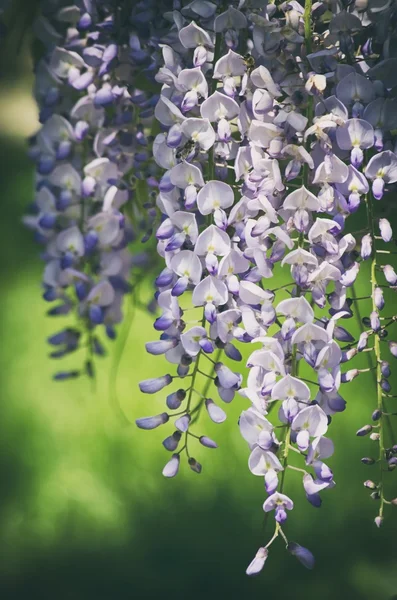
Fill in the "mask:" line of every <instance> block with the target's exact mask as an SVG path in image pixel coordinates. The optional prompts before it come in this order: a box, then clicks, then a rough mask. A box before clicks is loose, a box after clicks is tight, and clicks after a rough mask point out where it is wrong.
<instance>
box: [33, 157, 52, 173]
mask: <svg viewBox="0 0 397 600" xmlns="http://www.w3.org/2000/svg"><path fill="white" fill-rule="evenodd" d="M54 167H55V158H54V157H53V156H40V159H39V162H38V164H37V172H38V173H39V174H40V175H48V174H49V173H51V171H52V170H53V169H54Z"/></svg>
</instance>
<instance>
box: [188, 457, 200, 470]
mask: <svg viewBox="0 0 397 600" xmlns="http://www.w3.org/2000/svg"><path fill="white" fill-rule="evenodd" d="M188 463H189V467H190V468H191V470H192V471H194V472H195V473H201V471H202V468H203V467H202V466H201V464H200V463H199V462H197V460H196V459H195V458H193V457H191V458H189V460H188Z"/></svg>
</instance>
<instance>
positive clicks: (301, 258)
mask: <svg viewBox="0 0 397 600" xmlns="http://www.w3.org/2000/svg"><path fill="white" fill-rule="evenodd" d="M179 8H180V10H174V12H173V13H172V14H170V15H169V16H168V18H169V20H170V31H169V33H168V35H167V39H166V40H163V43H162V44H161V48H162V54H163V64H162V65H161V67H160V69H159V70H158V72H157V74H156V80H157V81H158V82H159V83H160V84H161V86H162V87H161V95H160V98H159V100H158V102H157V105H156V108H155V118H156V119H157V121H158V122H159V125H160V128H161V132H160V133H158V135H157V136H156V138H155V140H154V143H153V156H154V159H155V161H156V162H157V164H158V165H159V166H160V167H162V168H163V169H164V173H163V176H162V178H161V180H160V184H159V193H158V196H157V200H156V203H157V207H158V209H159V211H161V213H162V220H161V223H160V224H159V226H158V227H157V231H156V237H157V251H158V253H159V255H160V256H161V257H162V258H163V260H164V268H163V270H162V271H161V273H160V274H159V275H158V277H157V279H156V287H157V292H156V297H157V303H158V306H159V309H160V316H159V317H158V318H157V319H156V321H155V323H154V328H155V330H157V331H158V332H160V339H159V340H158V341H153V342H149V343H147V344H146V349H147V351H148V352H149V353H150V354H154V355H159V354H163V355H165V357H166V359H167V361H168V362H169V363H171V365H175V367H174V369H170V371H171V372H172V374H171V373H168V374H165V375H162V376H160V377H157V378H153V379H149V380H146V381H142V382H141V384H140V389H141V391H142V392H144V393H148V394H153V393H156V392H159V391H161V390H164V395H165V398H166V406H167V408H166V410H165V411H164V412H162V413H160V414H158V415H156V416H150V417H144V418H141V419H138V420H137V425H138V427H140V428H142V429H154V428H157V427H159V426H161V425H165V424H166V423H168V422H169V421H171V422H172V428H171V431H170V434H169V435H167V437H165V439H164V441H163V445H164V447H165V449H166V450H167V451H169V452H170V453H171V458H170V459H169V460H168V462H167V463H166V464H165V466H164V469H163V475H164V476H165V477H174V476H175V475H177V473H178V471H179V468H180V464H181V460H182V458H183V457H184V456H186V458H187V462H188V465H189V466H190V468H191V469H192V470H193V471H195V472H197V473H200V472H201V470H202V465H201V464H200V462H199V461H198V460H197V459H196V458H195V457H194V455H193V454H192V449H191V446H192V443H194V440H197V441H198V442H199V443H200V444H201V445H202V446H204V447H206V448H210V449H213V448H216V447H217V444H216V441H214V440H212V439H210V438H208V437H207V436H206V435H205V434H204V435H203V434H202V433H201V431H198V430H197V422H198V419H199V417H200V413H201V412H202V411H206V413H207V416H208V418H209V419H211V420H212V421H214V422H215V423H222V422H223V421H224V420H225V419H226V416H227V406H225V407H224V406H223V403H226V404H227V403H229V402H231V401H232V400H233V399H234V397H235V396H236V394H237V395H239V396H242V397H243V398H244V399H245V401H246V403H247V405H248V406H247V408H246V409H245V410H243V412H242V413H241V416H240V422H239V427H240V431H241V435H242V436H243V438H244V439H245V440H246V442H247V443H248V446H249V450H250V455H249V460H248V467H249V469H250V471H251V473H253V474H254V475H257V476H259V477H262V478H263V479H264V485H265V498H264V503H263V510H264V512H265V513H271V514H272V515H273V516H274V519H275V528H274V534H273V536H272V537H271V539H270V540H269V541H268V542H267V543H266V544H264V545H263V546H261V547H260V548H259V550H258V552H257V554H256V556H255V557H254V559H253V560H252V562H251V563H250V565H249V566H248V568H247V574H249V575H254V574H257V573H258V572H259V571H261V569H262V568H263V566H264V563H265V561H266V559H267V556H268V552H269V548H270V546H271V544H272V543H273V542H274V541H275V540H276V539H277V538H278V537H279V536H281V537H282V538H283V539H284V541H285V543H286V547H287V550H288V551H289V552H290V553H291V554H293V555H294V556H296V558H298V560H300V561H301V562H302V563H303V564H304V565H305V566H306V567H307V568H312V567H313V566H314V557H313V555H312V554H311V552H310V551H309V550H307V549H306V548H304V547H303V546H300V545H299V544H297V543H295V542H290V541H288V538H287V535H286V533H285V531H284V529H285V522H286V520H287V518H288V514H289V512H290V511H292V510H293V507H294V501H293V499H292V498H290V497H289V496H288V495H287V494H286V489H285V488H286V485H287V478H286V474H287V472H289V471H297V472H298V473H300V476H301V477H302V485H303V490H304V493H305V495H306V497H307V500H308V502H309V503H310V504H311V505H313V506H314V507H319V506H320V505H321V496H322V493H323V491H325V490H327V489H328V488H332V487H333V486H334V485H335V482H334V475H333V473H332V471H331V469H330V468H329V466H328V465H327V463H326V460H327V459H328V458H329V457H330V456H331V455H332V454H333V451H334V445H333V442H332V439H331V438H330V437H329V432H328V429H329V426H330V424H331V420H332V419H333V418H334V415H336V413H340V412H343V410H344V409H345V405H346V401H345V399H344V396H345V395H346V394H345V392H344V384H346V383H348V382H350V381H351V380H352V379H354V378H355V377H357V376H358V375H360V374H361V373H364V372H368V373H372V375H374V374H375V375H376V379H375V385H376V390H377V402H376V406H375V407H374V408H375V410H374V412H373V413H372V418H370V419H371V421H372V422H371V424H370V425H365V426H362V427H360V429H359V431H358V432H357V435H358V436H363V435H366V434H369V437H370V438H371V440H372V441H373V442H375V443H374V444H372V452H371V454H373V455H374V457H368V458H363V462H364V463H365V464H368V465H369V464H375V463H378V466H379V472H378V474H377V481H376V482H373V481H366V482H365V486H366V487H367V488H369V489H370V490H371V491H372V497H373V498H374V499H375V500H377V503H378V507H379V509H378V515H377V517H376V519H375V522H376V524H377V525H378V526H380V525H381V523H382V520H383V512H384V507H385V505H387V504H391V503H392V502H393V503H396V502H397V501H395V500H393V501H391V500H388V499H387V498H386V496H385V492H384V486H383V473H384V471H386V470H392V469H393V468H394V466H395V462H396V458H395V457H394V454H395V451H396V449H397V446H393V443H394V442H393V441H392V438H391V439H390V440H389V441H388V442H387V443H388V444H389V446H386V441H385V427H384V423H385V422H386V421H387V420H388V419H389V416H390V415H389V414H388V413H387V410H386V408H385V405H384V401H385V398H386V397H387V396H390V384H389V381H388V379H389V376H390V367H389V364H388V362H387V360H386V359H387V357H388V356H390V353H389V352H388V350H387V348H386V347H385V344H384V343H383V342H384V341H385V338H386V336H387V334H388V330H389V327H390V326H391V325H392V324H393V322H394V320H395V317H394V316H391V317H383V316H381V314H382V312H381V311H382V310H383V309H384V304H385V298H384V296H385V295H384V293H383V290H384V289H385V288H387V287H388V286H390V288H391V289H393V287H394V286H395V285H396V283H397V275H396V273H395V271H394V270H393V267H392V266H391V265H386V264H383V261H380V260H379V259H380V257H381V258H383V256H382V255H383V254H386V253H389V252H390V251H388V250H386V249H384V243H388V242H390V241H392V239H393V233H392V230H391V226H390V223H389V221H388V220H387V219H386V218H381V219H380V220H379V219H377V218H376V217H375V215H374V213H375V204H376V202H377V201H378V200H381V199H382V198H383V196H384V195H385V194H386V193H387V192H388V190H389V189H390V188H391V186H392V184H393V183H395V182H397V156H396V154H395V153H394V142H395V140H394V137H393V130H394V129H396V127H397V110H396V108H397V106H396V101H395V99H394V98H393V97H392V96H390V97H389V94H388V88H390V87H392V85H387V83H386V82H385V83H383V82H382V72H381V71H380V68H381V66H382V65H383V68H384V70H387V69H385V65H384V61H381V60H379V58H382V57H379V55H375V53H374V52H373V50H372V45H371V44H375V39H368V40H367V43H366V44H364V43H363V42H362V38H363V37H365V33H364V32H365V30H366V29H368V30H370V31H371V34H372V35H374V36H375V34H374V33H373V29H372V24H373V23H374V22H375V23H378V21H379V22H382V23H384V19H387V18H389V16H390V15H389V16H387V15H388V11H389V10H390V9H389V8H388V6H386V5H385V8H384V9H381V10H380V12H379V13H378V12H377V13H376V15H375V14H373V13H371V4H370V3H369V4H368V7H366V9H365V8H363V7H362V6H361V4H360V7H359V8H358V7H357V8H356V7H355V6H354V5H353V6H350V8H349V12H346V11H345V10H342V9H340V8H339V7H337V6H336V7H335V9H334V10H335V12H334V13H331V12H330V6H329V5H328V4H327V5H326V4H325V3H324V4H323V3H321V2H318V3H316V4H314V5H313V6H312V5H311V2H310V1H306V3H305V6H302V5H301V4H299V3H298V2H295V1H292V2H289V3H283V4H280V5H277V6H276V5H275V4H269V5H267V6H266V5H264V3H262V2H258V3H256V2H240V3H238V4H237V3H236V5H234V6H230V5H229V6H226V5H225V4H222V3H221V2H206V1H202V2H191V3H189V4H187V5H185V6H184V7H183V8H182V7H180V6H179ZM377 10H378V9H377ZM386 28H387V26H386ZM372 57H373V58H372ZM393 60H395V59H393ZM377 69H378V71H377ZM388 76H389V75H388ZM374 80H375V81H374ZM361 206H363V208H364V207H365V208H364V210H365V209H366V211H367V215H368V226H367V228H366V229H365V231H364V232H359V235H358V236H356V237H354V236H353V235H352V234H351V233H348V232H347V229H346V221H347V217H349V216H350V215H351V214H353V213H355V212H356V211H358V210H359V209H360V207H361ZM378 246H379V248H378ZM365 261H368V262H369V263H370V271H371V283H370V289H368V298H371V299H372V304H373V306H372V311H371V313H370V315H368V316H365V318H364V319H363V322H362V334H361V336H360V339H359V340H358V341H356V340H354V338H353V336H352V335H351V334H350V333H349V331H348V329H346V327H345V323H348V322H349V319H351V318H352V317H353V315H354V314H356V316H357V313H358V314H359V304H358V302H359V300H360V299H356V298H355V294H354V288H353V286H354V283H355V281H356V279H357V276H358V274H359V272H360V269H361V265H362V264H363V263H364V262H365ZM276 269H280V270H281V272H282V273H283V275H284V277H285V278H286V277H287V274H288V277H289V281H290V283H287V284H285V285H283V286H282V287H281V288H278V289H277V288H275V287H274V285H272V276H273V274H274V272H275V270H276ZM364 299H366V298H364ZM239 343H250V344H253V351H252V353H251V354H250V356H249V358H248V362H247V367H248V368H249V374H248V378H247V381H246V382H243V377H242V374H241V372H240V369H239V368H238V366H236V367H234V368H230V367H229V366H227V365H226V364H225V361H224V357H228V358H229V359H231V360H232V361H236V363H238V361H240V360H241V353H240V351H239V349H238V345H239ZM390 350H391V353H392V354H394V355H397V345H396V344H394V343H393V342H390ZM367 351H368V352H371V355H368V356H369V358H370V361H371V365H372V366H370V367H369V368H368V369H357V368H354V365H353V366H352V367H351V368H349V365H348V364H345V363H349V362H350V361H352V360H353V359H354V357H355V356H356V355H357V353H359V352H367ZM385 357H386V359H385ZM229 364H230V363H229ZM175 368H176V372H175ZM174 373H175V374H174ZM199 382H200V383H199ZM203 382H204V384H203ZM212 384H213V385H214V386H215V388H217V395H218V397H219V399H217V398H215V399H213V391H211V386H212ZM168 386H170V387H168ZM168 390H170V391H168ZM211 396H212V397H211ZM335 418H338V417H335ZM203 421H204V419H203V420H202V421H200V427H201V423H202V422H203ZM292 455H294V457H295V458H296V460H292Z"/></svg>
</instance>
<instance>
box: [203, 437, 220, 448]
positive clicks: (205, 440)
mask: <svg viewBox="0 0 397 600" xmlns="http://www.w3.org/2000/svg"><path fill="white" fill-rule="evenodd" d="M199 442H200V444H202V445H203V446H205V447H206V448H218V444H217V443H216V442H214V440H211V438H209V437H207V436H206V435H202V436H201V438H200V439H199Z"/></svg>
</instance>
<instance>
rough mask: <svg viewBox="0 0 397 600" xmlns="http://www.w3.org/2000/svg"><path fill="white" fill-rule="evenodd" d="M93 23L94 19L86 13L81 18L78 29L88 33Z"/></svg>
mask: <svg viewBox="0 0 397 600" xmlns="http://www.w3.org/2000/svg"><path fill="white" fill-rule="evenodd" d="M91 23H92V17H91V15H90V14H89V13H88V12H86V13H84V14H83V15H82V16H81V17H80V19H79V22H78V23H77V25H76V27H77V29H78V30H79V31H86V30H87V29H89V28H90V27H91Z"/></svg>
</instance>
